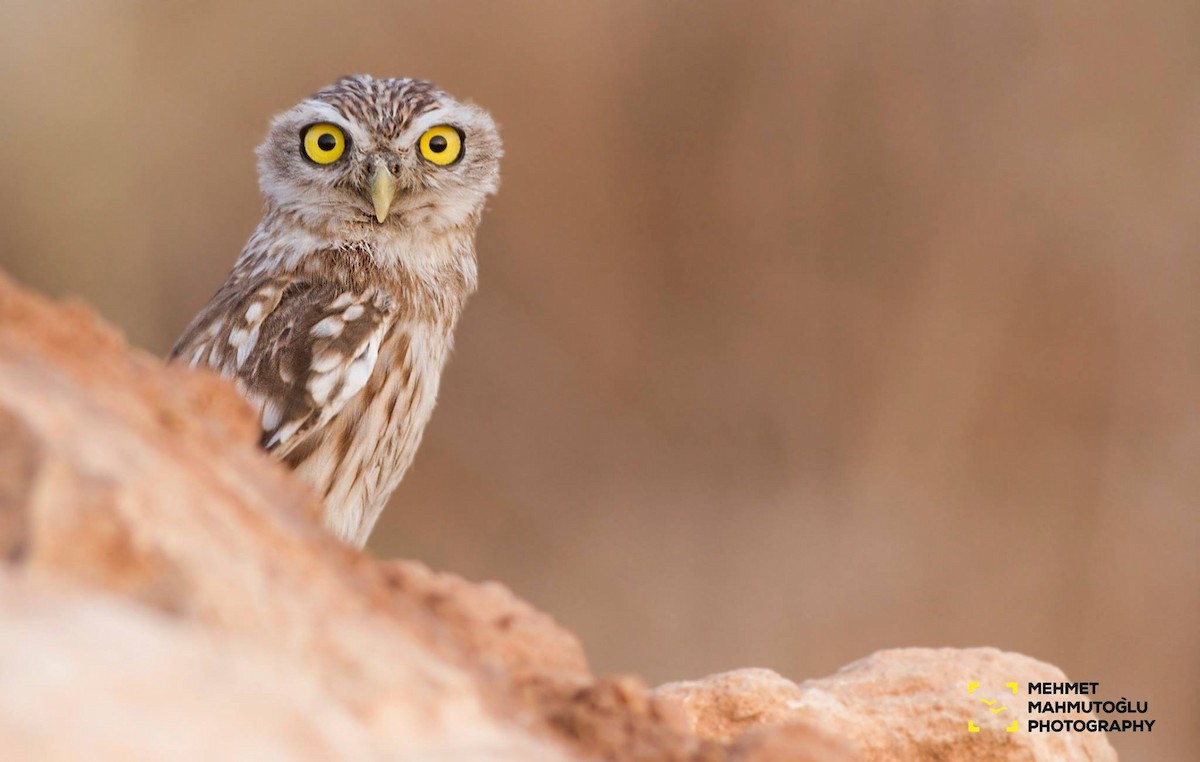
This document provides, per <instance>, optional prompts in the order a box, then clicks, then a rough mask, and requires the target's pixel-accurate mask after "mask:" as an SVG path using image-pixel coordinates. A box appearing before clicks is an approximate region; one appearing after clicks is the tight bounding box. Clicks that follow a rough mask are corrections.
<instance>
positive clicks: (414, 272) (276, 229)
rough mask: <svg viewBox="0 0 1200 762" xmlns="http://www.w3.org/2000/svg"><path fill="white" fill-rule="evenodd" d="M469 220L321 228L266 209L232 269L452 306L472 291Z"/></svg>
mask: <svg viewBox="0 0 1200 762" xmlns="http://www.w3.org/2000/svg"><path fill="white" fill-rule="evenodd" d="M477 220H478V217H477V216H476V217H475V219H474V220H472V221H471V223H470V224H464V225H461V226H458V227H454V228H449V229H444V230H427V229H422V228H419V227H404V226H401V225H399V224H395V225H379V224H376V223H374V222H370V223H342V224H339V225H338V227H336V228H335V229H326V228H317V227H313V226H312V225H308V224H304V221H303V220H301V219H300V218H299V217H297V216H295V215H292V214H288V213H287V212H283V211H280V210H268V212H267V214H266V215H265V216H264V217H263V219H262V221H261V222H260V223H259V224H258V228H257V229H256V230H255V231H254V234H253V235H251V236H250V240H249V241H248V242H247V243H246V247H245V249H243V250H242V254H241V256H240V257H239V258H238V262H237V265H236V266H235V268H234V272H235V276H241V277H245V278H256V277H261V276H263V275H268V274H269V275H281V274H295V275H298V276H302V277H305V278H306V279H311V280H317V281H324V282H336V283H339V284H342V285H344V286H346V287H348V288H361V289H365V288H368V287H382V288H386V289H388V290H389V291H392V292H393V293H394V295H395V296H397V297H398V298H400V299H401V300H403V301H405V302H421V301H425V300H427V299H435V300H437V301H438V302H439V303H443V306H445V307H449V308H455V309H454V311H455V312H457V311H458V310H459V309H461V307H462V304H463V303H464V302H465V301H466V298H467V297H468V296H470V294H471V293H472V292H474V290H475V285H476V280H477V266H476V261H475V222H476V221H477ZM446 302H449V303H446Z"/></svg>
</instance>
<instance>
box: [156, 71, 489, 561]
mask: <svg viewBox="0 0 1200 762" xmlns="http://www.w3.org/2000/svg"><path fill="white" fill-rule="evenodd" d="M502 153H503V151H502V146H501V142H500V136H499V134H498V132H497V130H496V125H495V123H494V122H493V120H492V118H491V116H489V115H488V113H487V112H486V111H484V110H483V109H481V108H479V107H478V106H475V105H473V104H470V103H465V102H463V101H459V100H456V99H455V98H453V97H451V96H450V95H448V94H447V93H445V92H443V91H441V90H439V89H438V88H437V87H435V86H434V85H433V84H431V83H429V82H424V81H421V80H417V79H374V78H372V77H369V76H362V75H360V76H353V77H346V78H343V79H341V80H340V81H338V82H336V83H335V84H333V85H330V86H329V87H326V88H325V89H323V90H320V91H318V92H317V93H316V94H314V95H313V96H312V97H310V98H308V99H307V100H305V101H303V102H301V103H300V104H299V105H297V106H295V107H294V108H292V109H290V110H288V111H285V112H284V113H282V114H280V115H278V116H277V117H275V118H274V119H273V120H272V121H271V125H270V128H269V130H268V134H267V137H266V140H265V141H264V142H263V144H262V145H261V146H259V148H258V152H257V154H258V173H259V184H260V186H261V189H262V193H263V195H264V196H265V198H266V211H265V213H264V215H263V218H262V221H261V222H259V223H258V227H257V229H256V230H255V231H254V233H253V234H252V235H251V236H250V240H249V242H248V243H247V244H246V246H245V248H244V249H243V250H242V253H241V255H240V256H239V257H238V259H237V261H236V262H235V264H234V266H233V269H232V271H231V272H230V274H229V276H228V278H227V279H226V280H225V282H224V284H222V285H221V287H220V288H219V289H218V290H217V292H216V294H215V295H214V296H213V297H212V299H211V300H210V301H209V303H208V305H207V306H205V307H204V308H203V309H202V310H201V311H200V313H199V314H198V315H197V316H196V318H195V319H194V320H193V321H192V323H191V324H190V325H189V326H188V327H187V329H186V330H185V331H184V333H183V336H182V337H181V338H180V339H179V341H178V342H177V343H176V344H175V347H174V348H173V349H172V351H171V358H172V359H173V360H175V361H179V362H183V363H187V364H189V365H191V366H204V367H208V368H211V369H214V370H216V371H217V372H218V373H220V374H221V375H223V376H225V377H227V378H229V379H231V380H232V381H233V382H234V384H235V385H236V386H237V388H238V390H239V391H240V392H241V393H242V395H243V396H244V397H245V398H246V399H247V400H248V401H249V402H250V403H251V405H252V406H253V408H254V409H255V410H256V411H257V414H258V416H259V419H260V422H261V426H262V439H261V445H262V447H263V448H264V449H266V450H267V451H268V452H270V453H272V454H273V455H274V456H275V457H277V458H279V459H280V460H282V461H283V462H284V463H286V464H287V465H288V466H290V467H291V468H292V469H294V470H295V472H296V473H297V474H298V475H299V476H300V477H301V478H303V479H304V480H306V481H307V482H308V483H309V484H310V485H312V487H313V488H314V489H315V490H316V492H317V493H318V494H319V495H320V496H321V499H322V501H323V506H324V521H325V525H326V526H327V527H328V528H329V529H330V530H331V531H332V532H333V533H334V534H335V535H336V536H337V537H339V538H341V539H342V540H343V541H345V542H347V543H349V544H352V545H355V546H358V547H362V546H363V545H364V544H365V543H366V541H367V537H368V536H369V535H370V533H371V529H372V527H373V526H374V525H375V522H376V520H377V519H378V518H379V514H380V512H381V511H382V510H383V507H384V504H385V503H386V502H387V500H388V497H389V496H390V495H391V493H392V491H393V490H394V489H395V488H396V486H397V485H398V484H399V483H400V480H401V478H402V477H403V476H404V472H405V471H406V470H407V469H408V467H409V465H410V464H411V463H412V460H413V456H414V454H415V453H416V451H417V447H418V445H419V444H420V441H421V434H422V432H423V431H424V429H425V425H426V423H428V421H429V417H430V414H431V413H432V412H433V407H434V402H435V400H436V398H437V392H438V383H439V380H440V378H441V374H442V368H443V366H444V365H445V363H446V358H447V355H448V354H449V352H450V347H451V343H452V339H453V334H454V328H455V325H456V324H457V323H458V319H459V315H460V314H461V312H462V309H463V306H464V303H465V302H466V300H467V297H468V296H469V295H470V294H471V293H472V292H473V291H474V290H475V284H476V258H475V230H476V228H477V227H478V225H479V221H480V217H481V215H482V213H483V208H484V203H485V202H486V200H487V199H488V197H489V196H490V195H491V194H493V193H495V192H496V189H497V187H498V184H499V178H500V169H499V163H500V157H501V154H502Z"/></svg>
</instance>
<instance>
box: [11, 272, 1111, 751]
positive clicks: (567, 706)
mask: <svg viewBox="0 0 1200 762" xmlns="http://www.w3.org/2000/svg"><path fill="white" fill-rule="evenodd" d="M0 433H2V436H0V559H3V561H2V562H0V759H21V760H42V759H47V760H48V759H54V760H74V759H80V760H83V759H87V760H92V759H122V760H162V759H179V760H192V759H195V760H210V759H222V760H225V759H229V760H274V759H280V760H282V759H288V760H308V759H312V760H318V759H319V760H337V759H346V760H367V761H369V760H407V759H413V760H416V759H420V760H438V759H446V760H450V759H454V760H459V759H469V760H489V759H495V760H565V759H597V758H603V759H613V760H627V759H629V760H634V759H639V760H640V759H644V760H679V761H681V762H682V761H684V760H687V761H688V762H719V761H720V760H729V761H730V762H769V761H770V760H809V761H810V762H844V761H845V760H849V759H855V758H861V759H867V760H874V759H929V760H933V759H952V758H954V759H957V758H964V759H975V758H980V759H1050V758H1054V759H1067V760H1074V759H1094V760H1109V759H1112V758H1113V756H1112V754H1111V752H1110V751H1109V750H1108V748H1107V745H1106V743H1105V742H1104V739H1103V737H1102V736H1096V737H1093V738H1090V739H1087V738H1085V739H1080V738H1076V737H1071V736H1065V737H1062V738H1055V737H1052V736H1047V737H1045V738H1043V739H1039V741H1038V742H1039V743H1041V744H1042V746H1040V747H1038V748H1037V749H1035V751H1036V752H1037V754H1038V755H1040V756H1030V755H1029V750H1030V748H1032V747H1031V746H1030V741H1029V739H1028V737H1022V738H1019V739H1015V738H1012V737H1008V736H1005V735H1004V734H1003V733H1001V734H999V735H996V736H994V738H990V739H980V738H967V737H966V735H965V733H961V732H958V731H959V730H960V727H959V725H961V723H962V722H965V717H966V716H967V715H966V713H967V712H969V711H970V705H969V703H968V702H966V701H964V700H963V697H962V696H961V695H958V694H957V693H955V692H953V691H951V689H950V688H949V687H948V686H952V685H953V686H957V685H960V684H965V681H966V678H967V676H970V677H971V678H972V679H979V680H984V681H986V680H991V679H994V678H997V677H998V676H999V675H1001V674H1006V675H1007V674H1019V675H1020V679H1027V680H1035V679H1047V680H1053V679H1061V675H1060V674H1059V673H1058V672H1057V671H1056V670H1054V669H1053V668H1051V667H1047V666H1046V665H1042V664H1039V663H1038V662H1034V661H1032V660H1029V659H1025V658H1024V657H1017V656H1013V655H1007V654H1005V655H1002V654H999V653H998V652H995V651H971V652H955V651H900V652H886V653H882V654H877V655H876V656H874V657H871V658H870V659H868V660H865V661H863V662H859V663H857V664H855V665H851V666H850V667H848V668H846V669H845V670H843V671H842V672H840V673H838V674H837V675H835V676H833V677H831V678H827V679H825V680H819V681H812V682H809V683H805V684H803V685H802V686H799V687H797V686H796V685H794V684H793V683H791V682H789V681H787V680H784V679H783V678H781V677H779V676H778V675H775V674H774V673H771V672H769V671H766V670H746V671H743V672H739V673H732V674H729V675H718V676H715V677H712V678H709V679H707V680H705V681H700V682H697V683H687V684H673V685H670V686H664V687H663V688H661V689H659V690H657V691H650V690H648V689H647V688H646V686H645V685H644V684H643V682H642V681H641V680H640V679H639V678H637V677H634V676H619V677H611V678H603V679H596V678H594V677H593V676H592V675H591V673H590V672H589V670H588V666H587V660H586V657H585V656H584V653H583V651H582V649H581V648H580V645H579V642H578V641H577V639H576V638H575V637H574V636H573V635H572V634H571V633H569V632H567V631H566V630H564V629H563V628H562V627H560V626H559V625H558V624H556V623H555V622H554V621H553V620H552V619H551V618H550V617H548V616H547V615H545V614H543V613H540V612H538V611H536V610H535V609H533V608H532V607H531V606H529V605H528V604H526V603H524V602H523V601H521V600H520V599H518V598H517V597H516V596H514V595H513V594H512V593H511V592H509V591H508V590H507V589H506V588H504V587H503V586H501V585H498V584H495V583H486V584H472V583H469V582H466V581H464V580H462V579H459V578H457V577H454V576H453V575H448V574H438V573H435V572H433V571H431V570H429V569H428V568H426V567H425V566H423V565H421V564H419V563H414V562H407V561H399V562H388V563H377V562H374V561H372V560H370V559H369V558H367V557H365V556H363V555H361V554H359V553H358V552H357V551H353V550H350V549H347V548H345V547H343V546H341V545H339V544H338V543H337V542H336V541H334V540H333V539H332V538H330V537H328V536H327V535H326V534H325V533H324V531H323V530H322V529H321V528H320V526H319V524H318V522H317V521H316V501H315V500H314V498H313V496H312V495H310V494H309V493H308V491H307V490H306V489H305V488H304V487H303V486H302V485H300V484H298V483H297V482H296V481H295V480H293V479H292V478H291V476H290V474H288V473H287V471H286V470H285V469H283V468H282V467H280V466H279V465H278V464H276V463H275V462H274V461H272V460H271V459H270V458H268V457H266V456H265V455H263V454H262V453H261V452H260V451H259V450H258V448H257V446H256V444H255V441H256V438H257V437H256V434H257V431H256V428H255V425H254V423H253V420H252V417H251V416H250V415H249V411H248V409H247V408H246V407H245V406H244V405H243V404H242V402H241V401H240V399H239V398H238V397H237V395H236V394H235V393H234V392H233V391H232V389H231V388H229V387H228V386H227V385H226V384H225V383H224V382H222V381H220V380H219V379H216V378H215V377H212V376H208V375H203V374H197V373H193V372H191V371H187V370H183V369H179V368H168V367H164V366H163V365H162V364H161V363H160V362H159V361H158V360H156V359H155V358H152V357H149V356H146V355H144V354H142V353H140V352H136V351H131V350H129V349H128V348H126V347H125V346H124V343H123V342H122V341H121V339H120V338H119V337H118V336H117V335H116V334H115V333H114V332H112V331H111V330H109V329H107V328H105V327H104V326H103V325H102V324H101V323H100V321H98V320H97V319H96V318H95V317H94V316H92V315H91V314H90V313H89V312H88V311H87V310H86V309H83V308H82V307H79V306H73V305H67V306H60V305H54V304H51V303H48V302H46V301H45V300H42V299H40V298H38V297H36V296H33V295H31V294H28V293H26V292H24V291H22V290H20V289H18V288H17V287H15V286H13V285H12V284H11V283H10V282H8V281H7V280H5V279H4V278H3V277H2V276H0ZM989 660H990V661H989ZM980 750H983V751H982V753H983V754H984V756H978V755H976V754H974V752H979V751H980ZM856 752H857V753H858V754H860V757H856V756H855V753H856ZM1047 754H1056V755H1057V756H1053V757H1051V756H1046V755H1047ZM1089 754H1090V755H1091V756H1088V755H1089ZM987 755H991V756H987Z"/></svg>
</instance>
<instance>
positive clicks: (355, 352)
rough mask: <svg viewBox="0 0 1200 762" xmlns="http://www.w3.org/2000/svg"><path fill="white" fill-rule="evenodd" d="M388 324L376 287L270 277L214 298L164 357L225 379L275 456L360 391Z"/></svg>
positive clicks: (390, 305)
mask: <svg viewBox="0 0 1200 762" xmlns="http://www.w3.org/2000/svg"><path fill="white" fill-rule="evenodd" d="M227 286H229V284H227ZM395 317H396V305H395V301H394V300H393V299H392V298H391V297H390V296H389V295H387V294H385V293H383V292H381V291H379V290H377V289H366V290H361V291H358V290H352V289H349V290H348V289H346V288H345V287H342V286H338V285H335V284H330V283H314V282H312V281H309V280H306V279H303V278H299V277H295V276H280V277H274V278H269V279H266V280H264V281H261V282H258V283H256V284H253V285H251V286H249V287H247V288H233V287H229V288H226V289H222V291H219V292H218V293H217V295H216V296H215V297H214V298H213V301H212V302H211V303H210V304H209V306H208V307H207V308H206V309H205V310H204V311H203V312H201V313H200V315H199V316H198V317H197V318H196V320H195V321H193V322H192V324H191V325H190V326H188V329H187V330H186V331H185V332H184V334H183V336H182V337H181V338H180V339H179V341H178V342H177V343H176V345H175V347H174V349H172V350H171V357H172V358H173V359H178V360H179V361H181V362H186V363H188V364H189V365H191V366H192V367H196V366H208V367H210V368H213V369H214V370H216V371H218V372H219V373H220V374H221V375H223V376H225V377H227V378H230V379H233V381H234V382H235V383H236V384H237V387H238V389H239V390H240V391H241V392H242V394H243V395H244V396H245V397H246V398H247V399H248V400H249V401H250V402H251V404H253V405H254V406H255V407H256V408H257V409H258V411H259V414H260V417H261V423H262V440H261V442H262V446H263V447H264V448H266V449H267V450H269V451H272V452H274V453H275V454H276V455H279V456H280V457H283V456H285V455H287V453H288V452H289V451H291V450H292V449H293V448H294V447H296V445H298V444H299V443H300V442H302V441H304V440H305V439H306V438H307V437H308V436H309V435H310V434H312V433H313V432H315V431H317V430H319V429H320V428H321V427H322V426H324V425H325V424H326V423H328V422H329V421H330V419H332V418H333V417H334V416H335V415H337V413H338V412H339V411H341V410H342V408H344V407H345V406H346V403H348V402H349V401H350V400H351V399H353V398H354V397H355V395H357V394H358V393H359V392H361V391H362V389H363V387H364V386H365V385H366V383H367V380H368V379H369V378H370V377H371V373H372V372H373V371H374V369H375V363H376V361H377V360H378V358H379V346H380V343H381V342H382V341H383V337H384V335H385V334H386V333H387V331H388V330H389V329H390V328H391V326H392V325H393V324H394V322H395Z"/></svg>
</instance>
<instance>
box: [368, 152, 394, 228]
mask: <svg viewBox="0 0 1200 762" xmlns="http://www.w3.org/2000/svg"><path fill="white" fill-rule="evenodd" d="M394 198H396V178H395V176H394V175H392V173H391V172H389V171H388V168H387V167H386V166H384V165H383V164H380V165H378V166H376V167H375V174H374V175H373V176H372V177H371V202H372V203H373V204H375V219H377V220H379V221H380V222H383V221H384V220H386V219H387V216H388V212H389V211H391V208H392V199H394Z"/></svg>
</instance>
